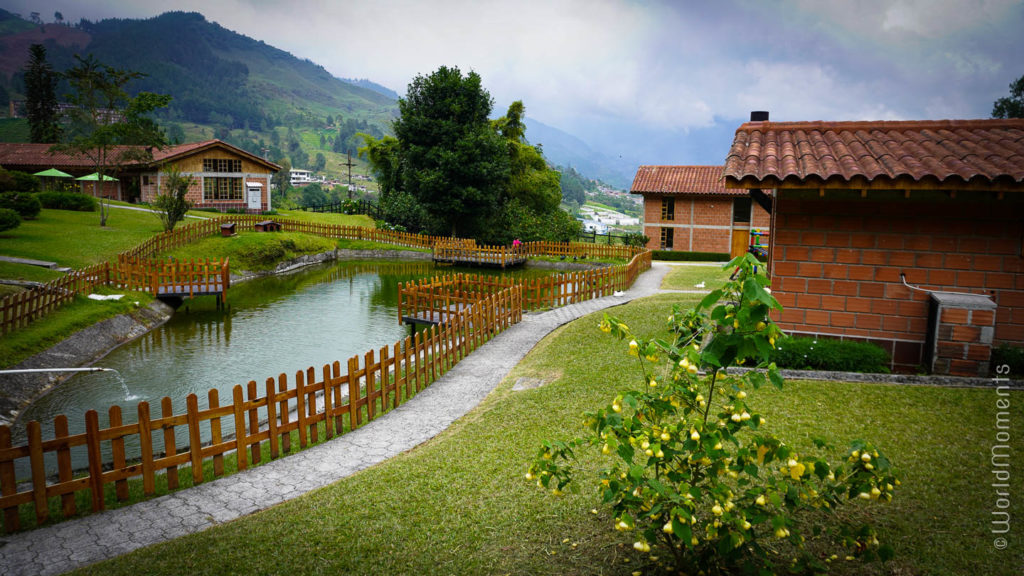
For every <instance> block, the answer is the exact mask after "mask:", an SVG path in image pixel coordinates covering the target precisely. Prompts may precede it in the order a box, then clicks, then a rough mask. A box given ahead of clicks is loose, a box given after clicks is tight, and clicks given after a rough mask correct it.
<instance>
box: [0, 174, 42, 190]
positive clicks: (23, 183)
mask: <svg viewBox="0 0 1024 576" xmlns="http://www.w3.org/2000/svg"><path fill="white" fill-rule="evenodd" d="M38 191H39V177H37V176H33V175H32V174H29V173H28V172H19V171H17V170H10V171H8V170H4V169H3V168H0V192H38Z"/></svg>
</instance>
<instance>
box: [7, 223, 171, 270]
mask: <svg viewBox="0 0 1024 576" xmlns="http://www.w3.org/2000/svg"><path fill="white" fill-rule="evenodd" d="M161 229H162V228H161V225H160V219H159V218H157V217H156V215H154V214H151V213H148V212H139V211H138V210H119V209H117V208H112V209H111V213H110V217H109V218H108V219H107V225H106V226H100V213H99V212H98V211H97V212H72V211H69V210H43V211H42V212H40V213H39V218H37V219H35V220H25V221H23V222H22V223H21V226H18V227H17V228H15V229H14V230H8V231H7V232H4V233H3V234H0V254H4V255H5V256H18V257H20V258H33V259H36V260H47V261H50V262H57V263H58V264H60V265H62V266H68V267H71V268H82V267H85V266H90V265H92V264H98V263H100V262H104V261H106V260H109V259H111V258H113V257H114V256H116V255H117V254H118V253H120V252H123V251H125V250H128V249H129V248H132V247H134V246H137V245H138V244H141V243H142V242H143V241H145V240H147V239H149V238H150V237H151V236H153V235H154V234H158V233H160V231H161Z"/></svg>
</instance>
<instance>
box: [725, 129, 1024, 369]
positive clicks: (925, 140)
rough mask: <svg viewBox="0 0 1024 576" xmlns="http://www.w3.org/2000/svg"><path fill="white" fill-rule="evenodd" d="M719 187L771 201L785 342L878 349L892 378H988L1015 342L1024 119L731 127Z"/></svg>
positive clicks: (1021, 301)
mask: <svg viewBox="0 0 1024 576" xmlns="http://www.w3.org/2000/svg"><path fill="white" fill-rule="evenodd" d="M724 175H725V186H726V187H727V188H729V189H730V190H744V191H748V190H749V191H750V192H751V193H752V194H756V195H763V194H765V193H770V195H771V203H770V207H771V230H772V234H771V239H770V249H769V258H770V260H769V271H770V274H771V285H772V290H773V295H774V296H775V297H776V298H778V300H779V302H780V303H781V304H782V305H783V306H784V307H785V310H784V311H783V312H782V313H781V314H780V315H779V316H778V318H777V320H778V322H779V324H780V325H781V327H782V328H783V329H785V330H786V331H788V332H789V333H791V334H801V335H811V336H817V337H831V338H840V339H852V340H861V341H868V342H872V343H875V344H877V345H879V346H881V347H883V348H885V349H886V350H887V351H888V352H889V353H890V354H891V355H892V359H893V368H894V369H895V370H899V371H917V370H920V369H922V368H923V369H925V370H930V371H933V372H935V373H947V374H957V375H973V376H979V375H980V376H987V375H988V374H989V369H990V366H989V362H990V359H991V350H992V347H993V346H997V345H1000V344H1009V345H1016V346H1020V345H1022V344H1024V120H1022V119H1017V120H928V121H897V122H892V121H890V122H882V121H878V122H770V121H768V120H767V118H766V117H765V118H763V120H760V121H752V122H748V123H745V124H743V125H742V126H740V127H739V129H738V130H737V131H736V136H735V139H734V141H733V144H732V148H731V150H730V151H729V155H728V157H727V159H726V163H725V170H724Z"/></svg>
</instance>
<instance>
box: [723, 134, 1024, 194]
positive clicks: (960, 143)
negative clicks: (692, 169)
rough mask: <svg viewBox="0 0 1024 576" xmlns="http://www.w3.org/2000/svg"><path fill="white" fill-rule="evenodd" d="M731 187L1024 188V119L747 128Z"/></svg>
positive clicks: (733, 153) (736, 149)
mask: <svg viewBox="0 0 1024 576" xmlns="http://www.w3.org/2000/svg"><path fill="white" fill-rule="evenodd" d="M724 174H725V179H726V182H727V183H728V184H729V185H730V186H737V185H741V186H746V187H753V186H757V185H766V187H774V185H775V184H779V183H781V182H787V183H805V182H816V183H817V182H824V181H831V182H840V183H842V182H849V181H851V180H853V179H855V178H857V179H866V180H868V181H875V182H879V181H880V182H889V181H896V180H904V181H905V180H906V179H910V180H912V181H914V182H920V181H922V180H929V181H931V182H934V183H935V184H958V183H966V182H974V183H982V184H989V183H995V182H997V181H998V182H1003V183H1018V184H1019V183H1024V119H1012V120H925V121H899V122H883V121H879V122H820V121H819V122H747V123H745V124H743V125H742V126H740V127H739V129H738V130H736V137H735V139H734V140H733V144H732V149H731V150H730V151H729V156H728V157H727V158H726V161H725V170H724Z"/></svg>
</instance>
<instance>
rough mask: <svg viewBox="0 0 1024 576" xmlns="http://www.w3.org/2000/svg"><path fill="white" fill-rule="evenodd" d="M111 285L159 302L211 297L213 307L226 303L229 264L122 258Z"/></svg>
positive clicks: (213, 261) (226, 262)
mask: <svg viewBox="0 0 1024 576" xmlns="http://www.w3.org/2000/svg"><path fill="white" fill-rule="evenodd" d="M114 274H116V279H112V283H114V284H117V285H118V286H120V287H122V288H125V289H128V290H145V291H146V292H149V293H151V294H152V295H153V296H156V297H157V298H160V299H169V300H173V299H185V298H195V297H196V296H207V295H215V296H216V297H217V304H218V306H219V305H222V304H223V303H224V302H225V301H226V300H227V291H228V288H229V287H230V286H231V273H230V266H229V261H228V259H227V258H225V259H224V260H210V259H197V260H173V259H167V260H160V259H150V258H130V257H122V258H119V259H118V264H117V267H116V271H114Z"/></svg>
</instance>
